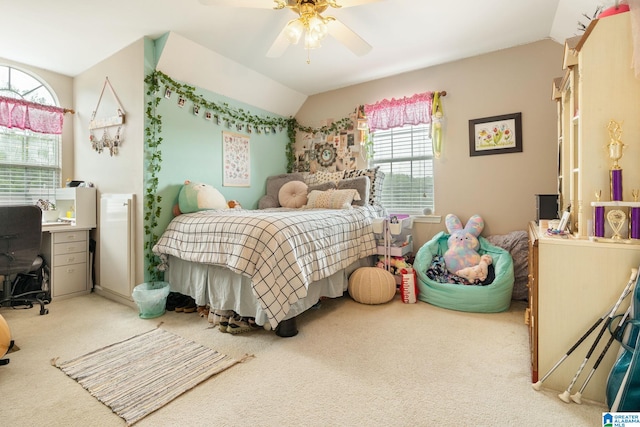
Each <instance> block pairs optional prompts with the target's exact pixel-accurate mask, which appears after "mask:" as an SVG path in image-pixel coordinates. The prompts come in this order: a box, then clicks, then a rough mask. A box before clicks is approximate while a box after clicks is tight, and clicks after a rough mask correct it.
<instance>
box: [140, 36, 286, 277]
mask: <svg viewBox="0 0 640 427" xmlns="http://www.w3.org/2000/svg"><path fill="white" fill-rule="evenodd" d="M165 43H166V36H163V37H161V38H159V39H157V40H150V39H146V40H145V58H144V69H145V76H146V75H149V74H150V73H152V72H153V71H154V70H155V68H156V66H157V64H158V58H160V55H161V53H162V49H163V47H164V45H165ZM169 77H172V76H169ZM179 83H182V82H179ZM161 90H162V91H164V87H163V88H162V89H161ZM195 93H196V94H197V95H199V96H202V97H203V98H204V99H205V100H207V101H210V102H214V103H216V104H222V103H226V104H227V105H228V106H229V107H231V108H233V109H242V110H244V111H245V112H246V113H248V114H251V115H257V116H264V117H279V116H277V115H275V114H273V113H270V112H268V111H264V110H261V109H258V108H255V107H253V106H251V105H247V104H244V103H241V102H238V101H236V100H233V99H229V98H226V97H224V96H222V95H219V94H216V93H213V92H210V91H206V90H203V89H198V88H196V90H195ZM163 95H164V93H163V94H162V96H163ZM148 101H149V96H148V95H146V89H145V109H146V107H147V102H148ZM157 113H158V114H159V115H160V116H161V121H162V127H161V132H160V133H159V136H160V137H161V138H162V142H161V144H160V147H159V150H160V152H161V158H162V162H161V170H160V172H158V173H157V177H158V195H159V196H161V198H162V200H161V201H160V203H159V207H160V216H159V217H158V218H157V223H158V225H157V227H156V229H155V232H156V234H157V235H161V234H162V232H163V231H164V229H165V228H166V227H167V225H168V224H169V222H170V221H171V219H172V218H173V206H174V205H175V204H176V203H177V202H178V193H179V191H180V188H181V186H182V184H183V183H184V181H185V180H191V181H193V182H203V183H207V184H210V185H213V186H214V187H216V188H217V189H218V190H220V192H221V193H222V194H223V195H224V196H225V198H226V199H227V200H231V199H234V200H238V201H239V202H240V204H241V205H242V207H243V208H246V209H255V208H257V206H258V199H259V198H260V197H261V196H262V195H264V193H265V188H266V185H265V182H266V178H267V177H268V176H270V175H276V174H280V173H284V172H286V168H287V159H286V151H285V150H286V145H287V143H288V137H287V130H286V129H282V131H280V130H279V129H277V130H276V133H269V134H265V133H260V134H258V133H257V131H256V130H255V129H254V130H253V132H252V133H251V134H248V133H247V131H246V129H245V128H244V127H243V128H242V129H241V130H238V129H237V128H236V126H235V125H232V126H231V127H230V128H227V127H226V126H225V125H224V124H223V123H221V124H215V123H214V121H213V120H206V119H205V118H204V111H203V110H201V114H200V115H199V116H196V115H195V114H193V103H192V102H191V101H189V100H187V101H186V103H185V105H184V107H180V106H179V105H178V94H177V93H175V92H174V93H173V95H172V96H171V97H170V98H169V99H167V98H165V97H164V96H163V97H162V98H161V100H160V103H159V105H158V109H157ZM146 126H148V121H146V120H145V128H146ZM223 131H229V132H234V133H239V134H244V135H248V136H249V138H250V148H249V149H250V158H251V160H250V162H251V165H250V173H251V183H250V186H249V187H223V186H222V168H223V165H222V132H223ZM145 140H146V134H145ZM145 147H146V144H145ZM147 155H148V153H146V152H145V162H144V180H145V189H146V187H147V182H148V180H149V178H150V173H149V170H148V158H147ZM145 194H146V192H145ZM142 203H146V200H144V201H142ZM145 239H146V235H145ZM147 263H148V260H147V259H146V258H145V276H148V272H147ZM146 278H147V279H148V277H146Z"/></svg>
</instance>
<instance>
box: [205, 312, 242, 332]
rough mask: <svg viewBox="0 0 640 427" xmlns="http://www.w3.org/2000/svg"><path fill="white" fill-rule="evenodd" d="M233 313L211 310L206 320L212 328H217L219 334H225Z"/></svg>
mask: <svg viewBox="0 0 640 427" xmlns="http://www.w3.org/2000/svg"><path fill="white" fill-rule="evenodd" d="M234 314H235V313H234V312H233V311H232V310H213V311H209V316H208V317H207V320H208V321H209V323H211V324H212V325H213V326H214V327H215V326H218V329H220V332H227V327H228V326H229V319H230V318H232V317H233V315H234Z"/></svg>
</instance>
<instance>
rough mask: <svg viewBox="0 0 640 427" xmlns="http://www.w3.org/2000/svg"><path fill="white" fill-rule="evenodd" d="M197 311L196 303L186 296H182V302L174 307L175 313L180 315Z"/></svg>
mask: <svg viewBox="0 0 640 427" xmlns="http://www.w3.org/2000/svg"><path fill="white" fill-rule="evenodd" d="M197 309H198V306H197V305H196V301H195V300H194V299H193V298H191V297H190V296H188V295H183V298H182V300H181V301H180V302H179V303H178V304H177V305H176V308H175V311H177V312H182V313H194V312H195V311H196V310H197Z"/></svg>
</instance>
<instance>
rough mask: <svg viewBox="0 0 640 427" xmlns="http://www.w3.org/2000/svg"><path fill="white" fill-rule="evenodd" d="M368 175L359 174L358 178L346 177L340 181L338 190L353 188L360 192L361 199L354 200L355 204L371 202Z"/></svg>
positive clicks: (360, 204) (362, 204)
mask: <svg viewBox="0 0 640 427" xmlns="http://www.w3.org/2000/svg"><path fill="white" fill-rule="evenodd" d="M369 182H370V181H369V177H368V176H359V177H357V178H345V179H343V180H340V182H338V190H348V189H353V190H356V191H357V192H358V195H359V196H360V200H355V199H354V201H353V203H352V204H353V205H354V206H365V205H368V204H369V191H370V184H369Z"/></svg>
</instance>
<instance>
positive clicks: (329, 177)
mask: <svg viewBox="0 0 640 427" xmlns="http://www.w3.org/2000/svg"><path fill="white" fill-rule="evenodd" d="M313 175H314V177H315V180H314V182H313V183H314V185H317V184H324V183H325V182H331V181H332V182H334V183H336V184H337V183H338V181H340V180H341V179H342V178H344V171H340V172H327V171H318V172H316V173H314V174H313Z"/></svg>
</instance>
